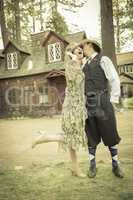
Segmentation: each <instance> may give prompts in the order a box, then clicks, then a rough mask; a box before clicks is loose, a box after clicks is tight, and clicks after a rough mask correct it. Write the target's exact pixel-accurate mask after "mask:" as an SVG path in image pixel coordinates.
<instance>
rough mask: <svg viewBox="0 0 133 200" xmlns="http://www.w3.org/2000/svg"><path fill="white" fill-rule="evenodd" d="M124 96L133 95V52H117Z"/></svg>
mask: <svg viewBox="0 0 133 200" xmlns="http://www.w3.org/2000/svg"><path fill="white" fill-rule="evenodd" d="M117 64H118V72H119V76H120V81H121V94H122V97H125V98H126V97H133V52H126V53H119V54H117Z"/></svg>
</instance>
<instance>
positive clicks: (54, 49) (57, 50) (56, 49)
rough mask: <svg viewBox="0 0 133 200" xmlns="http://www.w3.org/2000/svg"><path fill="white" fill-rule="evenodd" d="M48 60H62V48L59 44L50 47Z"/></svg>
mask: <svg viewBox="0 0 133 200" xmlns="http://www.w3.org/2000/svg"><path fill="white" fill-rule="evenodd" d="M48 58H49V62H56V61H60V60H61V47H60V43H59V42H57V43H54V44H50V45H48Z"/></svg>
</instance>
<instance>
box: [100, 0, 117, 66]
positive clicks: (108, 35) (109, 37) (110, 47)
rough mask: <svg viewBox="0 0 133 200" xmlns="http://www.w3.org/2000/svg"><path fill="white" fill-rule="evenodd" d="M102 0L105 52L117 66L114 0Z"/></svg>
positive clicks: (102, 30) (102, 32)
mask: <svg viewBox="0 0 133 200" xmlns="http://www.w3.org/2000/svg"><path fill="white" fill-rule="evenodd" d="M100 2H101V35H102V48H103V54H104V55H106V56H108V57H110V58H111V59H112V61H113V63H114V65H115V66H116V69H117V62H116V54H115V39H114V26H113V9H112V0H108V1H107V0H100Z"/></svg>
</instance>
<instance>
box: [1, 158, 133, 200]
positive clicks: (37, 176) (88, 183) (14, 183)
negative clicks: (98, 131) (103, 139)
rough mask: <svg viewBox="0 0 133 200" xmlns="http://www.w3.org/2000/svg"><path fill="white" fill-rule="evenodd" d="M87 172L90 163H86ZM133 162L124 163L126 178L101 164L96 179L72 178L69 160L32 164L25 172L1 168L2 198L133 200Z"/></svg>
mask: <svg viewBox="0 0 133 200" xmlns="http://www.w3.org/2000/svg"><path fill="white" fill-rule="evenodd" d="M80 164H81V168H82V170H83V171H84V172H86V169H87V163H85V162H82V163H80ZM132 166H133V162H131V161H130V162H127V163H123V167H124V172H125V178H124V179H118V178H116V177H114V176H113V174H112V173H111V167H110V165H108V164H105V163H98V174H97V177H96V178H95V179H89V178H84V179H83V178H77V177H72V176H71V173H70V171H69V169H68V168H69V163H68V164H64V163H59V164H57V165H54V164H53V165H50V166H48V165H47V166H45V165H37V166H34V165H33V166H31V167H30V168H27V169H25V170H22V171H14V170H7V169H6V170H4V169H1V171H0V199H1V200H6V199H9V200H43V199H44V200H47V199H48V200H75V199H76V200H81V199H83V200H89V199H90V200H106V199H108V200H132V199H133V178H132V176H133V172H132V170H133V168H132Z"/></svg>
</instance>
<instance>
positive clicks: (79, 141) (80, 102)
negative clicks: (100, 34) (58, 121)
mask: <svg viewBox="0 0 133 200" xmlns="http://www.w3.org/2000/svg"><path fill="white" fill-rule="evenodd" d="M82 60H83V50H82V49H81V48H80V47H79V46H78V44H77V43H73V44H70V45H69V46H68V47H67V49H66V55H65V62H66V64H65V77H66V84H67V86H66V91H65V100H64V103H63V109H62V130H63V132H62V133H61V134H58V135H55V136H51V137H50V136H48V135H47V136H46V135H44V136H42V137H40V138H39V139H38V140H36V141H35V142H34V143H33V145H32V147H35V146H36V144H40V143H46V142H60V143H62V147H63V149H65V150H67V149H69V152H70V158H71V160H72V164H73V170H72V171H73V174H74V175H76V176H80V177H84V175H83V174H82V173H81V172H80V169H79V164H78V161H77V155H76V151H77V150H78V149H79V147H80V146H82V147H85V146H86V142H85V133H84V127H85V118H86V116H87V115H86V110H85V99H84V98H85V97H84V74H83V72H82V68H81V66H82Z"/></svg>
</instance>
